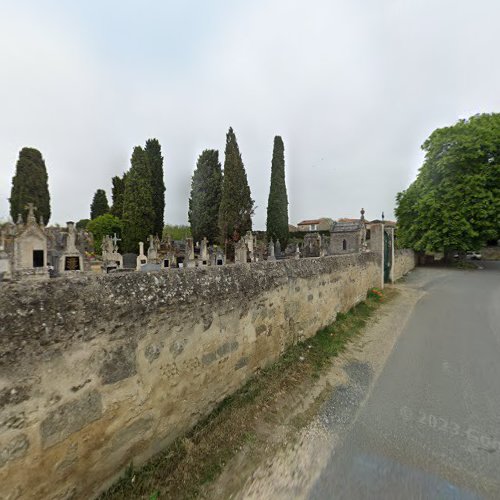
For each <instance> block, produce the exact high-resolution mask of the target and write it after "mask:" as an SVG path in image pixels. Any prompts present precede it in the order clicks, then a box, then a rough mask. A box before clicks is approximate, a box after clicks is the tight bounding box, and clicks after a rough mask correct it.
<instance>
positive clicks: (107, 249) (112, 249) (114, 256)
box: [101, 233, 135, 273]
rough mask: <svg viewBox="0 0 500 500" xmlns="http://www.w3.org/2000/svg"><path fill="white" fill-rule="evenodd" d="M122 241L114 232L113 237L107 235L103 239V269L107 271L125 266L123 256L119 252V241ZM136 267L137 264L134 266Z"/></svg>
mask: <svg viewBox="0 0 500 500" xmlns="http://www.w3.org/2000/svg"><path fill="white" fill-rule="evenodd" d="M119 241H121V240H120V238H118V237H117V236H116V233H115V234H114V236H113V238H111V236H109V235H106V236H105V237H104V238H103V240H102V244H101V246H102V261H103V269H104V270H105V271H106V272H108V273H109V272H110V271H113V270H115V269H122V268H123V257H122V255H121V254H120V253H118V242H119ZM134 267H135V266H134Z"/></svg>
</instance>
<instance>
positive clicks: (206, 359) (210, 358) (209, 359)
mask: <svg viewBox="0 0 500 500" xmlns="http://www.w3.org/2000/svg"><path fill="white" fill-rule="evenodd" d="M216 359H217V354H215V352H209V353H208V354H204V355H203V356H202V358H201V362H202V363H203V364H204V365H205V366H207V365H210V364H212V363H213V362H214V361H215V360H216Z"/></svg>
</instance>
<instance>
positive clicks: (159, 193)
mask: <svg viewBox="0 0 500 500" xmlns="http://www.w3.org/2000/svg"><path fill="white" fill-rule="evenodd" d="M144 151H145V153H146V155H147V157H148V161H149V167H150V169H151V194H152V197H153V209H154V213H155V217H154V225H153V234H157V235H159V236H161V233H162V231H163V217H164V213H165V181H164V178H163V156H162V155H161V146H160V143H159V142H158V139H148V140H147V141H146V147H145V148H144Z"/></svg>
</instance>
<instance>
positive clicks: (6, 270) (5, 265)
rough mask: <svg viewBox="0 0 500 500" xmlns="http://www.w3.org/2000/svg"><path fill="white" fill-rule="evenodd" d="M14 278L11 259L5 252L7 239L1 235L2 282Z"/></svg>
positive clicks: (0, 270) (0, 276) (0, 263)
mask: <svg viewBox="0 0 500 500" xmlns="http://www.w3.org/2000/svg"><path fill="white" fill-rule="evenodd" d="M11 277H12V273H11V266H10V259H9V256H8V255H7V252H6V251H5V237H4V234H3V232H2V233H1V234H0V281H2V280H8V279H10V278H11Z"/></svg>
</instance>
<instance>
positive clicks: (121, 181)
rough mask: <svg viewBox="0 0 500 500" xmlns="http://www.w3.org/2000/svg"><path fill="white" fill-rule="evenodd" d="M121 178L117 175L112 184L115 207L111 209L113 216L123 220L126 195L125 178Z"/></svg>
mask: <svg viewBox="0 0 500 500" xmlns="http://www.w3.org/2000/svg"><path fill="white" fill-rule="evenodd" d="M126 175H127V174H123V177H119V176H118V175H115V176H114V177H113V178H112V179H111V182H112V184H113V187H112V188H111V197H112V200H113V206H112V207H111V214H113V215H114V216H115V217H118V218H121V217H122V215H123V195H124V193H125V176H126Z"/></svg>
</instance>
